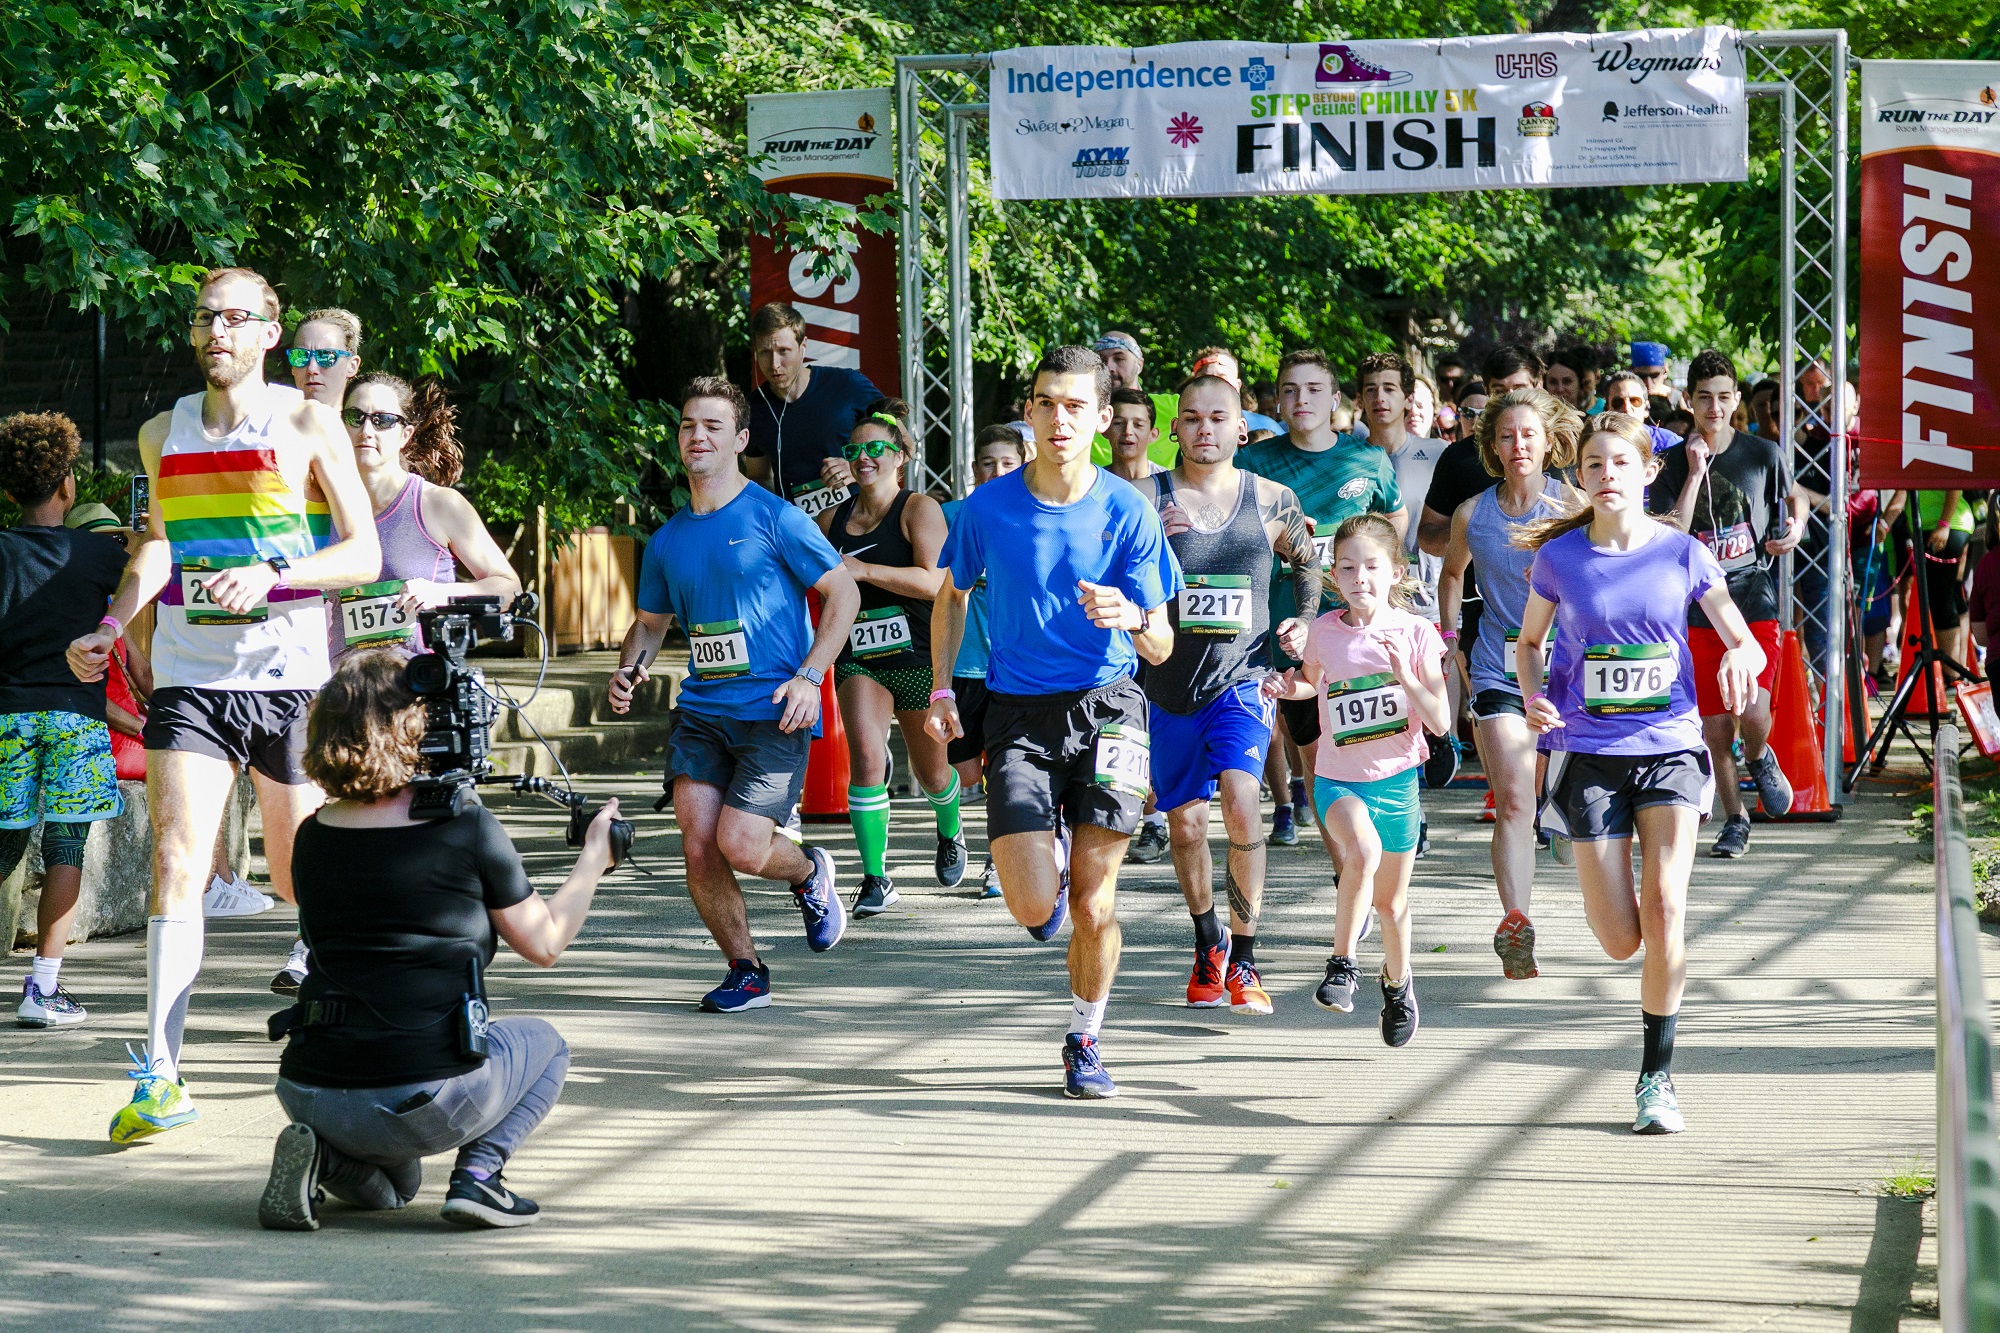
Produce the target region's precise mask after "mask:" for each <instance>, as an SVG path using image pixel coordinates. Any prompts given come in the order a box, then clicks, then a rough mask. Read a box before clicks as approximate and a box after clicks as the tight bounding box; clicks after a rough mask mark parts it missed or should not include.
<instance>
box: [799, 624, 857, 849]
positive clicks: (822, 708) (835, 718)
mask: <svg viewBox="0 0 2000 1333" xmlns="http://www.w3.org/2000/svg"><path fill="white" fill-rule="evenodd" d="M806 604H807V606H809V607H810V608H811V609H812V622H813V624H814V625H815V626H817V625H818V624H819V607H820V597H819V594H818V593H816V592H810V591H809V592H807V593H806ZM847 779H848V772H847V728H846V727H845V726H843V725H842V724H841V721H840V701H839V699H838V698H837V697H836V696H835V695H834V692H833V673H832V672H831V671H829V672H827V673H826V679H825V680H822V681H821V682H820V683H819V735H818V736H817V737H815V738H814V740H813V743H812V746H811V748H810V749H808V750H807V751H806V789H805V791H804V792H803V793H802V794H801V795H800V797H799V817H800V818H801V819H809V820H812V821H814V822H816V823H823V824H836V823H841V822H843V821H844V820H846V818H847Z"/></svg>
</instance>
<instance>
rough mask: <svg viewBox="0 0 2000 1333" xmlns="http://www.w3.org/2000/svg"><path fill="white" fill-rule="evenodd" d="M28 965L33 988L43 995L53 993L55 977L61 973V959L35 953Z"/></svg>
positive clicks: (54, 991) (54, 990)
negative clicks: (32, 960)
mask: <svg viewBox="0 0 2000 1333" xmlns="http://www.w3.org/2000/svg"><path fill="white" fill-rule="evenodd" d="M30 967H31V971H30V972H29V973H28V975H29V976H31V977H33V978H34V979H35V989H36V990H38V991H40V992H41V993H42V994H44V995H54V994H55V993H56V978H57V977H59V976H61V975H62V959H60V958H44V957H42V956H41V955H40V954H36V955H35V961H34V962H33V963H32V964H31V965H30Z"/></svg>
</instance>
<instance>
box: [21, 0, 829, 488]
mask: <svg viewBox="0 0 2000 1333" xmlns="http://www.w3.org/2000/svg"><path fill="white" fill-rule="evenodd" d="M726 38H727V32H726V24H725V21H724V20H723V19H722V17H721V16H720V14H719V12H718V10H717V9H716V7H714V6H713V5H709V4H701V3H693V2H691V0H665V2H664V3H645V4H640V3H633V2H629V0H454V2H453V3H420V4H414V5H408V6H402V5H370V4H364V3H362V0H291V2H290V3H286V2H284V0H275V2H274V0H169V2H165V3H162V2H161V0H137V3H129V2H127V3H116V4H114V3H103V2H98V3H91V4H86V5H70V4H53V5H46V6H37V5H13V6H9V7H8V8H7V9H6V11H5V13H4V15H0V163H4V164H5V170H4V171H0V211H4V213H5V215H6V216H7V218H8V219H9V221H10V222H11V223H12V233H13V234H12V235H11V236H9V237H7V238H6V240H5V241H4V247H5V248H4V250H0V284H5V285H4V286H0V296H4V295H5V294H6V292H7V291H9V290H19V289H20V288H22V287H25V288H27V289H29V290H34V291H43V292H51V293H56V294H59V295H62V296H66V297H68V298H69V299H70V300H71V301H72V302H73V303H75V304H76V305H78V306H79V307H87V306H92V305H101V306H103V307H104V308H105V309H106V310H107V311H108V312H110V314H111V315H112V316H113V317H115V318H117V319H119V320H121V321H123V322H124V323H125V324H126V325H127V326H128V327H131V328H133V329H135V330H138V331H146V332H151V333H153V334H155V335H157V336H158V337H159V338H160V339H161V340H162V341H166V342H174V341H178V340H180V339H182V338H183V337H184V336H185V335H184V325H183V322H182V321H183V320H184V317H185V310H186V307H187V306H188V304H189V303H190V300H191V296H192V288H193V284H194V281H195V278H196V275H197V274H199V273H200V272H201V271H202V270H203V269H204V268H206V267H208V266H210V265H212V264H226V263H244V264H249V265H252V266H254V267H257V268H259V269H260V270H262V271H264V272H265V273H266V274H267V275H268V276H270V277H271V278H272V279H273V280H274V281H275V282H277V283H278V284H279V287H280V291H281V292H282V294H283V295H284V296H285V298H286V301H287V304H288V306H290V307H291V308H292V309H293V310H295V311H296V310H301V309H305V308H309V307H312V306H316V305H342V306H347V307H349V308H351V309H353V310H355V311H356V312H357V313H359V314H360V315H361V316H362V318H363V320H364V323H365V325H366V329H367V344H368V346H367V357H368V360H369V361H370V362H371V363H372V364H373V365H375V366H377V367H380V368H384V369H390V370H394V371H397V372H400V373H403V374H406V375H408V374H414V373H418V372H439V373H442V374H444V375H445V376H446V377H447V378H448V379H452V380H456V381H457V382H458V384H459V386H460V387H461V388H463V389H465V390H467V391H470V392H475V393H476V396H477V403H478V405H479V406H480V408H482V409H483V411H482V412H480V413H479V414H478V415H479V416H480V417H481V421H482V426H483V429H482V431H481V433H482V434H484V435H486V436H487V437H488V438H492V439H497V440H498V441H499V442H500V444H501V445H502V448H501V449H500V451H499V453H498V456H497V457H495V458H491V459H488V460H486V462H485V467H486V468H487V469H489V470H490V471H489V472H488V473H487V474H485V475H484V476H481V475H479V474H476V476H475V488H476V489H478V485H477V483H478V482H480V481H484V482H486V483H487V484H486V485H485V486H484V498H486V499H487V500H489V501H490V502H492V504H493V508H492V509H490V510H489V517H494V518H505V517H509V516H511V514H510V511H512V510H516V509H518V508H519V507H520V505H521V504H522V503H525V502H527V501H528V500H529V499H531V498H532V499H540V500H542V501H544V502H546V503H548V504H550V505H551V506H552V507H553V509H554V511H555V516H556V518H557V520H558V521H559V522H563V523H569V524H575V523H583V522H589V521H594V520H600V519H602V518H604V517H606V516H607V515H608V514H610V513H611V512H612V511H613V508H614V506H615V505H616V503H617V502H618V501H619V500H620V499H631V498H635V497H637V495H638V480H639V476H640V473H641V471H642V469H643V468H644V467H645V465H646V462H647V460H648V459H649V458H659V459H660V460H661V461H662V462H663V463H666V464H667V465H668V468H669V471H671V468H672V450H671V449H670V448H666V447H665V446H666V445H667V444H669V443H670V440H671V422H670V420H669V415H670V413H669V412H668V410H667V408H666V407H665V406H664V405H661V404H649V403H635V402H634V401H632V399H631V398H630V397H629V395H628V394H627V393H626V392H625V391H624V389H623V387H622V384H621V379H620V371H621V368H622V367H623V366H624V365H625V363H626V361H627V360H628V358H629V343H630V337H629V335H628V333H627V332H626V329H625V324H624V319H623V303H624V302H625V300H626V298H627V295H628V293H629V292H630V291H631V290H632V289H633V288H634V286H635V285H636V284H637V283H638V282H640V281H641V280H642V279H644V278H647V277H649V276H650V277H658V276H661V275H664V274H666V273H667V272H669V271H670V270H672V269H673V268H674V267H675V266H676V265H678V264H681V263H685V262H688V261H690V260H696V259H701V258H703V257H709V256H713V255H714V254H715V253H716V252H717V246H718V235H719V233H720V232H721V231H723V230H724V229H741V228H743V227H745V226H748V225H763V226H789V227H795V228H799V229H801V230H802V231H807V232H810V230H811V228H812V227H813V226H814V219H813V218H812V217H811V216H810V215H808V214H806V213H804V212H802V211H801V210H800V209H798V208H797V207H793V206H790V205H789V204H788V203H787V201H784V200H780V199H776V198H774V197H772V196H768V195H766V194H765V193H764V192H763V191H762V190H761V189H760V188H758V187H757V186H756V184H755V182H754V181H752V180H750V179H749V178H748V177H747V176H746V174H745V172H744V170H743V163H742V154H741V149H740V148H739V146H738V145H737V143H736V142H735V140H734V139H733V138H724V137H722V136H719V135H718V134H717V133H716V131H715V127H714V124H713V121H712V119H711V118H709V117H706V116H704V115H702V114H701V110H702V97H703V93H702V90H703V88H704V87H705V85H706V84H707V83H708V82H709V81H711V80H713V79H715V78H717V77H718V75H719V72H720V71H721V69H722V63H721V58H722V55H723V53H724V45H725V41H726ZM510 501H512V502H511V503H510Z"/></svg>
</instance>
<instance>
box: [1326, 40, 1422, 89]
mask: <svg viewBox="0 0 2000 1333" xmlns="http://www.w3.org/2000/svg"><path fill="white" fill-rule="evenodd" d="M1313 77H1314V78H1315V79H1316V80H1317V81H1319V82H1320V83H1381V84H1387V85H1388V86H1389V87H1392V88H1393V87H1396V86H1397V85H1398V84H1404V83H1408V82H1409V81H1410V79H1411V74H1410V72H1409V71H1408V70H1403V69H1384V68H1382V66H1380V65H1378V64H1376V63H1375V62H1374V61H1372V60H1370V59H1368V58H1367V57H1366V56H1362V55H1358V54H1356V52H1355V50H1354V48H1353V47H1351V46H1348V45H1347V44H1346V43H1344V42H1337V43H1325V44H1322V45H1321V46H1320V48H1319V70H1318V72H1317V73H1316V74H1315V75H1314V76H1313Z"/></svg>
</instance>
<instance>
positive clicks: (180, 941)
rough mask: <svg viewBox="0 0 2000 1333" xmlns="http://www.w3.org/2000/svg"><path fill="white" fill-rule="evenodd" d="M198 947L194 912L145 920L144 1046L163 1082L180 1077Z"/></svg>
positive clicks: (198, 927)
mask: <svg viewBox="0 0 2000 1333" xmlns="http://www.w3.org/2000/svg"><path fill="white" fill-rule="evenodd" d="M202 944H203V940H202V919H201V914H200V913H199V912H196V913H195V915H194V917H193V919H192V920H184V919H182V918H180V917H173V916H154V917H148V918H146V1045H147V1048H148V1050H149V1051H150V1052H151V1054H152V1059H153V1067H154V1068H155V1069H158V1070H159V1071H160V1072H161V1073H163V1074H164V1075H165V1076H166V1077H167V1078H169V1079H178V1078H179V1077H180V1066H181V1036H182V1034H183V1033H184V1032H185V1031H186V1028H187V1011H188V999H189V997H190V996H192V995H193V994H194V983H195V978H196V977H198V976H200V975H201V955H202Z"/></svg>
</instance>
